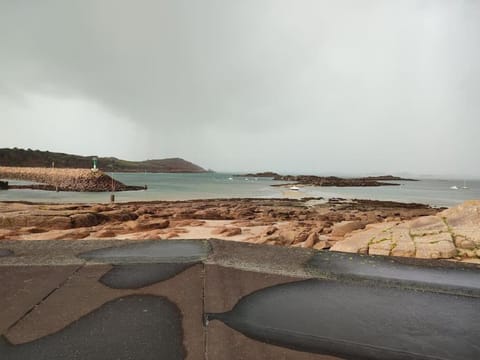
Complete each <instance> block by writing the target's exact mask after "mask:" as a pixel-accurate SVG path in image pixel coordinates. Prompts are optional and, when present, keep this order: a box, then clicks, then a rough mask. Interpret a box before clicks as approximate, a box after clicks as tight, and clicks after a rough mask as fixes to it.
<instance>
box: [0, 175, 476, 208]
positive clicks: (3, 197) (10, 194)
mask: <svg viewBox="0 0 480 360" xmlns="http://www.w3.org/2000/svg"><path fill="white" fill-rule="evenodd" d="M109 175H111V176H113V177H114V178H115V179H117V180H119V181H121V182H123V183H125V184H128V185H140V186H143V185H147V188H148V189H147V190H141V191H124V192H116V193H115V199H116V201H119V202H126V201H155V200H157V201H158V200H190V199H213V198H224V199H225V198H281V197H285V196H289V194H290V195H293V196H294V197H299V196H308V197H323V198H332V197H337V198H338V197H340V198H347V199H352V198H355V199H372V200H391V201H401V202H417V203H424V204H430V205H434V206H452V205H455V204H459V203H461V202H463V201H465V200H470V199H480V181H479V180H475V181H473V180H472V181H468V182H467V186H468V189H462V186H463V181H461V180H434V179H428V180H420V181H401V182H396V181H394V183H399V184H400V186H380V187H312V186H307V187H302V188H301V190H300V191H299V192H298V193H296V192H285V190H288V189H286V188H282V187H273V186H271V185H274V184H279V183H284V182H280V181H274V180H272V179H270V178H255V177H236V176H233V175H232V174H225V173H202V174H172V173H169V174H152V173H111V174H109ZM8 181H9V182H10V183H11V184H20V183H21V184H25V182H18V181H12V180H8ZM452 186H457V187H458V188H459V189H458V190H452V189H451V188H450V187H452ZM0 201H35V202H87V203H95V202H101V203H105V202H108V201H110V193H80V192H54V191H42V190H28V189H21V190H3V191H0Z"/></svg>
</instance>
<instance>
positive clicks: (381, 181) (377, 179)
mask: <svg viewBox="0 0 480 360" xmlns="http://www.w3.org/2000/svg"><path fill="white" fill-rule="evenodd" d="M235 176H238V177H253V178H258V177H262V178H265V177H266V178H272V179H273V180H276V181H290V182H292V183H289V184H274V185H271V186H280V187H287V186H293V185H303V186H337V187H366V186H369V187H370V186H398V185H400V184H397V183H392V182H386V181H418V180H415V179H405V178H401V177H398V176H392V175H382V176H367V177H358V178H341V177H337V176H316V175H280V174H277V173H275V172H272V171H265V172H260V173H249V174H243V175H235Z"/></svg>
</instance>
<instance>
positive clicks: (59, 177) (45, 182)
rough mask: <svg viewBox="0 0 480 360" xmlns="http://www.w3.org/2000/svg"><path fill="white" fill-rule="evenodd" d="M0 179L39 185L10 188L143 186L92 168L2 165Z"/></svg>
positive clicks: (115, 187) (131, 187) (95, 188)
mask: <svg viewBox="0 0 480 360" xmlns="http://www.w3.org/2000/svg"><path fill="white" fill-rule="evenodd" d="M0 179H14V180H26V181H32V182H36V183H39V184H38V185H37V184H36V185H32V186H30V185H28V186H23V185H21V186H10V188H22V187H28V188H33V189H41V190H59V191H82V192H87V191H91V192H101V191H112V188H113V189H114V190H115V191H125V190H140V189H143V187H138V186H128V185H125V184H123V183H121V182H119V181H117V180H115V179H113V178H112V177H110V176H109V175H107V174H105V173H104V172H102V171H92V170H90V169H59V168H37V167H31V168H27V167H8V166H1V167H0Z"/></svg>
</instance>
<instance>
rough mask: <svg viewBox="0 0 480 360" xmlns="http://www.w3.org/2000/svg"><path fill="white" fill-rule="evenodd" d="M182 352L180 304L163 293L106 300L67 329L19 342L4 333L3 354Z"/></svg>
mask: <svg viewBox="0 0 480 360" xmlns="http://www.w3.org/2000/svg"><path fill="white" fill-rule="evenodd" d="M45 321H48V319H47V318H45ZM184 357H185V349H184V347H183V334H182V324H181V313H180V310H179V309H178V308H177V307H176V306H175V305H174V304H173V303H171V302H170V301H168V300H167V299H165V298H162V297H156V296H148V295H146V296H128V297H124V298H119V299H116V300H113V301H111V302H108V303H106V304H105V305H103V306H101V307H100V308H98V309H97V310H95V311H93V312H92V313H90V314H88V315H86V316H84V317H82V318H81V319H79V320H78V321H76V322H74V323H72V324H70V325H69V326H67V327H66V328H65V329H63V330H61V331H59V332H57V333H55V334H52V335H49V336H46V337H43V338H41V339H39V340H36V341H33V342H30V343H26V344H22V345H16V346H15V345H11V344H9V343H8V342H7V341H6V340H5V338H3V337H1V338H0V358H1V359H2V360H25V359H36V360H65V359H84V360H105V359H117V360H127V359H129V360H130V359H136V360H150V359H152V360H153V359H173V360H175V359H184Z"/></svg>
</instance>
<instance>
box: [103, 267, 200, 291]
mask: <svg viewBox="0 0 480 360" xmlns="http://www.w3.org/2000/svg"><path fill="white" fill-rule="evenodd" d="M193 265H195V263H173V264H132V265H114V266H113V268H112V269H111V270H110V271H109V272H107V273H106V274H105V275H103V276H102V277H101V279H100V282H101V283H102V284H104V285H106V286H108V287H110V288H113V289H139V288H142V287H144V286H148V285H152V284H155V283H157V282H160V281H164V280H167V279H170V278H172V277H174V276H175V275H177V274H179V273H181V272H182V271H184V270H186V269H187V268H189V267H191V266H193Z"/></svg>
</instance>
